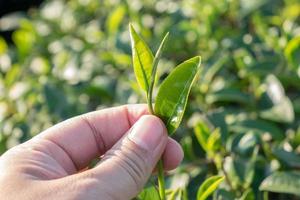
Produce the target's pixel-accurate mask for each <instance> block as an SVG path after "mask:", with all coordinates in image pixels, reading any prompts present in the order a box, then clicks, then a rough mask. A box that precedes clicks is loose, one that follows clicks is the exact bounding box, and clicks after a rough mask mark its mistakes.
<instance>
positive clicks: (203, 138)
mask: <svg viewBox="0 0 300 200" xmlns="http://www.w3.org/2000/svg"><path fill="white" fill-rule="evenodd" d="M194 132H195V135H196V138H197V140H198V142H199V144H200V145H201V146H202V148H203V149H204V150H205V151H207V140H208V138H209V134H210V130H209V128H208V127H207V126H206V124H205V123H204V122H199V123H198V124H197V125H196V126H195V127H194Z"/></svg>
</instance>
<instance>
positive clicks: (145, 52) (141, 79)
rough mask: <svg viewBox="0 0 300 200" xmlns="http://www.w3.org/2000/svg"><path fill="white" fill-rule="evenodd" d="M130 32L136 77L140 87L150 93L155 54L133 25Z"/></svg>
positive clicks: (130, 26)
mask: <svg viewBox="0 0 300 200" xmlns="http://www.w3.org/2000/svg"><path fill="white" fill-rule="evenodd" d="M129 30H130V38H131V47H132V61H133V69H134V73H135V77H136V79H137V82H138V84H139V85H140V87H141V88H142V89H143V90H145V91H146V93H148V90H149V85H150V80H151V73H152V63H153V54H152V52H151V50H150V49H149V47H148V46H147V44H146V43H145V42H144V40H143V39H142V38H141V37H140V36H139V35H138V34H137V33H136V31H135V30H134V28H133V26H132V25H131V24H130V25H129Z"/></svg>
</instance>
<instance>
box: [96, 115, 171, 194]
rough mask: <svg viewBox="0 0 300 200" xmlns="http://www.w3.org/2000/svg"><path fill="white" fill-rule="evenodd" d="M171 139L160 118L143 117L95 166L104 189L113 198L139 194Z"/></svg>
mask: <svg viewBox="0 0 300 200" xmlns="http://www.w3.org/2000/svg"><path fill="white" fill-rule="evenodd" d="M116 126H117V124H116ZM167 141H168V135H167V130H166V128H165V125H164V124H163V122H162V121H161V120H160V119H159V118H158V117H155V116H152V115H145V116H143V117H141V118H140V119H139V120H138V121H137V122H136V123H135V124H134V126H133V127H132V128H131V129H130V130H129V131H128V133H127V134H126V135H125V136H124V137H123V138H122V139H121V140H120V141H119V142H118V143H117V144H116V145H114V146H113V147H112V149H111V150H109V151H108V152H107V153H106V154H105V155H104V157H103V159H102V161H101V162H100V163H99V165H98V166H97V167H95V168H94V169H93V170H94V173H95V174H94V175H96V176H97V179H99V181H100V184H101V190H103V192H105V194H106V195H107V194H108V195H109V196H111V198H112V199H126V200H127V199H132V198H133V197H135V196H136V195H137V194H138V193H139V192H140V191H141V190H142V188H143V186H144V185H145V183H146V182H147V180H148V178H149V176H150V175H151V173H152V171H153V169H154V168H155V166H156V164H157V162H158V160H159V159H160V157H161V156H162V153H163V152H164V149H165V147H166V144H167Z"/></svg>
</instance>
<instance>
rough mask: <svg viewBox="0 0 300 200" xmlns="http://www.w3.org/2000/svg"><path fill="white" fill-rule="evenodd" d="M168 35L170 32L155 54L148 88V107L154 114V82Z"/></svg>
mask: <svg viewBox="0 0 300 200" xmlns="http://www.w3.org/2000/svg"><path fill="white" fill-rule="evenodd" d="M168 37H169V32H168V33H167V34H166V35H165V37H164V38H163V40H162V41H161V43H160V45H159V47H158V50H157V52H156V54H155V57H154V60H153V65H152V73H151V79H150V85H149V89H148V93H147V102H148V108H149V112H150V113H151V114H154V110H153V107H152V96H153V87H154V84H155V77H156V71H157V65H158V61H159V59H160V57H161V54H162V51H163V49H164V48H165V44H166V41H167V39H168Z"/></svg>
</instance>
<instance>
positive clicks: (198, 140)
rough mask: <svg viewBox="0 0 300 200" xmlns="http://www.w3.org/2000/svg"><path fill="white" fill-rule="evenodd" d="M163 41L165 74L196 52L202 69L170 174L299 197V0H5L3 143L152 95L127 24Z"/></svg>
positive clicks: (257, 194) (182, 180)
mask: <svg viewBox="0 0 300 200" xmlns="http://www.w3.org/2000/svg"><path fill="white" fill-rule="evenodd" d="M129 22H132V23H133V25H134V26H135V28H136V29H137V31H138V32H139V33H140V34H141V35H142V36H143V38H144V39H145V41H146V42H147V43H148V44H149V45H150V48H151V49H152V51H153V52H155V51H156V49H157V48H158V45H159V43H160V40H161V39H162V37H163V35H164V34H165V33H166V32H167V31H169V32H170V36H171V37H170V39H169V43H168V45H167V47H166V49H165V51H164V54H163V58H162V60H161V61H160V64H159V66H158V68H159V74H160V80H163V79H164V77H166V75H167V74H168V73H169V72H170V70H171V69H173V68H174V67H175V66H176V65H177V64H179V63H180V62H182V61H184V60H185V59H187V58H190V57H193V56H196V55H201V56H202V68H203V69H202V73H201V75H200V78H199V80H198V82H197V83H196V84H195V86H194V88H193V91H192V94H191V96H190V103H189V105H188V108H187V113H186V115H185V117H184V121H183V125H182V126H181V128H180V129H179V130H178V131H177V133H176V135H175V138H176V139H177V140H178V141H179V142H180V143H181V144H182V146H183V148H184V150H185V160H184V162H183V164H182V165H181V167H180V168H179V169H178V170H177V171H175V172H172V173H171V174H172V176H170V177H169V178H168V185H169V186H170V188H180V190H179V191H181V193H180V194H181V197H178V199H180V198H182V199H184V198H185V199H187V198H189V199H195V196H196V192H197V189H198V187H199V185H200V184H201V183H202V182H203V180H204V179H205V178H206V177H209V176H211V175H213V174H222V175H225V176H226V179H225V181H224V183H222V185H221V186H220V187H219V189H218V190H217V191H216V192H215V193H214V195H213V197H211V198H213V199H229V200H231V199H240V200H243V199H244V200H251V199H262V200H267V199H268V198H269V199H300V198H299V197H297V196H299V195H300V191H299V188H300V181H299V180H300V172H299V171H298V170H299V169H300V156H299V153H300V147H299V144H300V1H299V0H251V1H249V0H185V1H179V0H178V1H171V0H160V1H155V0H142V1H141V0H130V1H129V0H128V1H126V0H101V1H99V0H68V1H63V0H52V1H47V0H44V1H42V0H18V1H16V0H11V1H4V0H0V155H1V154H2V153H3V152H5V151H6V150H7V149H9V148H11V147H13V146H15V145H17V144H19V143H22V142H24V141H26V140H28V139H30V138H31V137H33V136H34V135H36V134H38V133H39V132H41V131H42V130H44V129H46V128H48V127H50V126H52V125H53V124H55V123H58V122H60V121H62V120H64V119H67V118H70V117H72V116H75V115H78V114H82V113H85V112H88V111H93V110H96V109H101V108H104V107H109V106H114V105H121V104H126V103H137V102H146V100H145V99H143V94H142V93H141V91H140V89H139V88H138V86H137V84H136V81H135V78H134V74H133V69H132V61H131V48H130V38H129V31H128V24H129Z"/></svg>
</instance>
